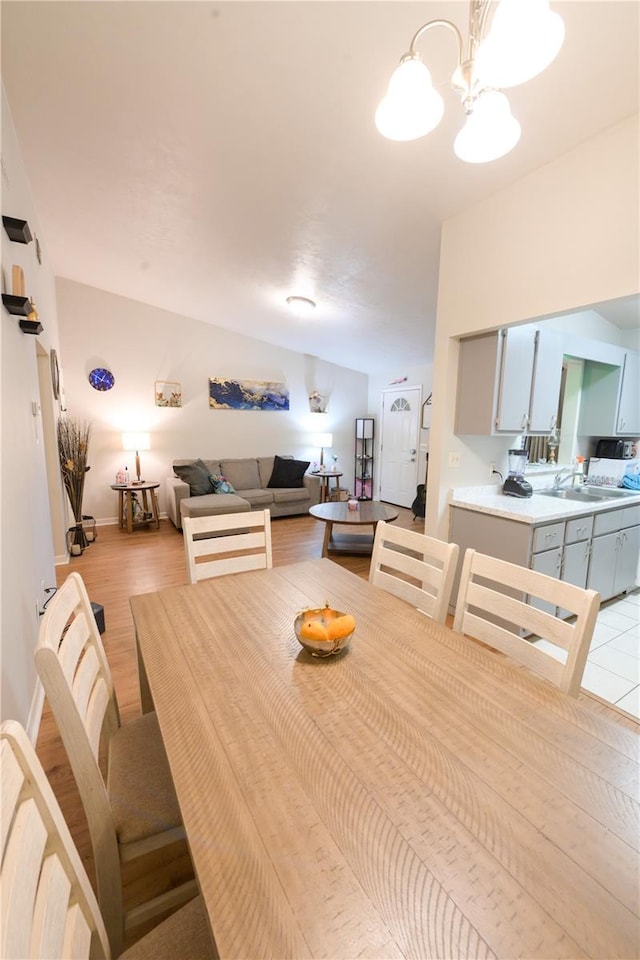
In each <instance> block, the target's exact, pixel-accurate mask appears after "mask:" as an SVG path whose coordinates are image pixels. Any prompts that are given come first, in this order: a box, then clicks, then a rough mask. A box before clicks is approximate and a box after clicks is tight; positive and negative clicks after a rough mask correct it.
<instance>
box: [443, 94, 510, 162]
mask: <svg viewBox="0 0 640 960" xmlns="http://www.w3.org/2000/svg"><path fill="white" fill-rule="evenodd" d="M519 139H520V124H519V123H518V121H517V120H516V119H515V118H514V117H513V116H512V114H511V107H510V106H509V101H508V100H507V98H506V97H505V95H504V93H498V91H497V90H484V91H483V92H482V93H481V94H480V95H479V96H478V98H477V99H476V101H475V104H474V108H473V110H472V111H471V112H470V113H469V114H468V115H467V119H466V121H465V125H464V127H463V128H462V130H461V131H460V133H459V134H458V136H457V137H456V139H455V142H454V144H453V149H454V152H455V154H456V156H457V157H459V158H460V159H461V160H466V162H467V163H489V162H490V161H491V160H497V159H498V158H499V157H504V156H505V154H507V153H509V151H510V150H513V148H514V147H515V145H516V143H517V142H518V140H519Z"/></svg>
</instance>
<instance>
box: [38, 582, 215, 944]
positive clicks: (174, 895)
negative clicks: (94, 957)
mask: <svg viewBox="0 0 640 960" xmlns="http://www.w3.org/2000/svg"><path fill="white" fill-rule="evenodd" d="M35 659H36V667H37V670H38V674H39V676H40V679H41V681H42V685H43V687H44V690H45V693H46V695H47V698H48V700H49V704H50V706H51V710H52V711H53V714H54V716H55V719H56V723H57V725H58V729H59V730H60V735H61V737H62V742H63V743H64V747H65V750H66V752H67V756H68V758H69V763H70V764H71V768H72V770H73V774H74V777H75V779H76V783H77V785H78V790H79V793H80V797H81V799H82V803H83V806H84V810H85V813H86V816H87V822H88V826H89V833H90V835H91V843H92V846H93V853H94V860H95V870H96V884H97V893H98V902H99V903H100V910H101V912H102V916H103V919H104V923H105V926H106V928H107V933H108V936H109V941H110V943H111V949H112V951H113V952H114V953H115V954H116V955H117V953H118V952H119V951H120V949H121V945H122V939H123V935H124V931H125V929H127V930H128V929H130V928H132V927H135V926H137V925H138V924H140V923H142V922H145V921H146V920H148V919H149V918H151V917H154V916H157V915H158V914H160V913H163V912H166V911H167V910H169V909H172V908H174V907H176V906H179V905H180V904H182V903H185V902H186V901H187V900H189V899H190V898H191V897H193V896H194V895H195V893H196V885H195V881H193V880H190V881H187V882H185V883H183V884H181V885H179V886H177V887H175V888H174V889H173V890H170V891H167V892H165V893H162V894H160V895H158V896H156V897H154V898H153V899H152V900H150V901H148V902H147V903H145V904H141V905H140V906H138V907H136V908H134V909H132V910H130V911H128V912H127V913H126V914H125V911H124V905H123V896H122V880H121V864H123V863H125V862H127V861H130V860H137V859H138V858H140V857H144V856H146V855H147V854H149V853H151V852H152V851H154V850H158V849H160V848H163V847H167V846H169V845H170V844H173V843H176V841H178V840H184V839H185V831H184V827H183V825H182V821H181V816H180V809H179V807H178V800H177V797H176V794H175V790H174V787H173V781H172V778H171V772H170V770H169V763H168V760H167V756H166V753H165V750H164V746H163V743H162V737H161V735H160V729H159V727H158V722H157V718H156V715H155V713H152V712H151V713H145V714H143V715H142V716H140V717H138V718H136V719H134V720H131V721H129V722H128V723H126V724H124V725H123V724H121V722H120V712H119V709H118V702H117V699H116V695H115V690H114V687H113V682H112V679H111V671H110V669H109V664H108V663H107V658H106V655H105V651H104V647H103V645H102V640H101V638H100V633H99V632H98V627H97V625H96V622H95V617H94V615H93V611H92V609H91V603H90V601H89V597H88V595H87V591H86V589H85V586H84V583H83V582H82V578H81V577H80V574H78V573H72V574H70V575H69V576H68V577H67V579H66V580H65V582H64V584H63V585H62V586H61V587H60V588H59V589H58V591H57V592H56V594H55V595H54V597H53V599H52V600H51V601H50V602H49V603H48V605H47V609H46V612H45V614H44V616H43V618H42V620H41V623H40V633H39V637H38V643H37V647H36V652H35ZM103 767H106V777H105V776H103V772H102V771H103Z"/></svg>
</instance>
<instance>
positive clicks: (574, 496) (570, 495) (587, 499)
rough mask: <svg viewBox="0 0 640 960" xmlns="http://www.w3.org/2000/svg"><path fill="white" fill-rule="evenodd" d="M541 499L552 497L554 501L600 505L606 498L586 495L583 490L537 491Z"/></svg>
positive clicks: (596, 494) (598, 495) (599, 495)
mask: <svg viewBox="0 0 640 960" xmlns="http://www.w3.org/2000/svg"><path fill="white" fill-rule="evenodd" d="M538 492H539V493H540V494H541V496H543V497H554V498H555V499H556V500H573V501H576V502H578V503H599V502H600V503H601V502H602V501H603V500H605V499H606V497H603V496H602V495H601V494H600V493H599V492H598V493H587V492H586V491H585V490H572V489H567V490H539V491H538Z"/></svg>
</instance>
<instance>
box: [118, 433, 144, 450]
mask: <svg viewBox="0 0 640 960" xmlns="http://www.w3.org/2000/svg"><path fill="white" fill-rule="evenodd" d="M122 449H123V450H151V434H149V433H123V434H122Z"/></svg>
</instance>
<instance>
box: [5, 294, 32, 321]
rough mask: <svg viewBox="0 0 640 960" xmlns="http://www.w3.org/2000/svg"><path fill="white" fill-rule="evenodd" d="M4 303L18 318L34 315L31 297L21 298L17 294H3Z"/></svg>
mask: <svg viewBox="0 0 640 960" xmlns="http://www.w3.org/2000/svg"><path fill="white" fill-rule="evenodd" d="M2 303H3V304H4V306H5V307H6V309H7V310H8V311H9V313H12V314H13V315H14V316H16V317H28V316H29V314H30V313H33V307H32V306H31V301H30V300H29V297H19V296H17V295H16V294H15V293H3V294H2Z"/></svg>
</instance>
